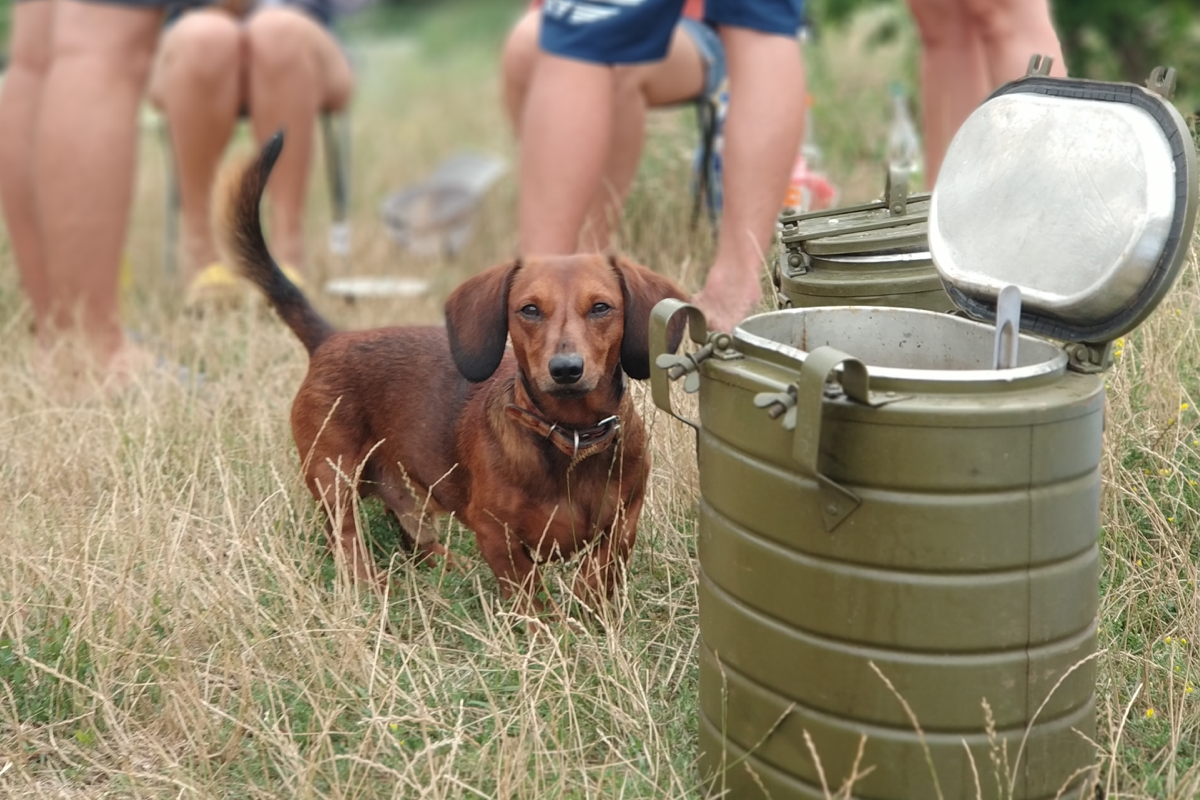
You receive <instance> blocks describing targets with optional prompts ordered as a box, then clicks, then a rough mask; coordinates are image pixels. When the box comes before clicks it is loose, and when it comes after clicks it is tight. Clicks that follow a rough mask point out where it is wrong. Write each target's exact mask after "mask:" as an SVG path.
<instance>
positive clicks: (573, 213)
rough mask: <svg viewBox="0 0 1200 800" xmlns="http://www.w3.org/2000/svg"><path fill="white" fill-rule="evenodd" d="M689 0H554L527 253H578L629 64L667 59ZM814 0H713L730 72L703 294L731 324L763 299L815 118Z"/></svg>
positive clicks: (524, 190) (539, 87) (709, 8)
mask: <svg viewBox="0 0 1200 800" xmlns="http://www.w3.org/2000/svg"><path fill="white" fill-rule="evenodd" d="M682 8H683V0H619V1H618V0H546V4H545V6H544V7H543V10H542V28H541V41H540V44H541V50H542V52H541V53H540V54H539V56H538V59H537V63H536V65H535V68H534V74H533V78H532V81H531V84H530V87H529V95H528V98H527V100H526V104H525V112H524V116H523V121H522V136H521V174H520V181H521V197H520V205H519V217H520V223H519V226H520V238H521V250H522V252H525V253H529V254H557V253H570V252H574V251H575V250H576V249H577V248H578V247H579V246H580V244H581V242H580V241H579V231H580V229H581V227H582V223H583V221H584V219H585V217H586V214H587V211H588V208H589V206H590V205H591V202H592V199H593V198H594V197H595V196H596V192H597V191H598V190H599V188H600V185H601V179H602V176H603V174H604V165H605V157H606V154H607V152H608V150H609V146H610V143H611V141H612V138H613V135H614V125H613V109H614V104H615V93H616V88H617V69H616V68H617V67H620V66H622V65H628V64H640V63H648V62H654V61H659V60H661V59H662V58H663V57H664V55H665V54H666V53H667V50H668V47H669V45H670V42H671V37H672V35H673V32H674V30H675V25H676V23H677V21H678V19H679V14H680V11H681V9H682ZM801 13H802V0H706V3H705V9H704V19H705V21H706V22H707V23H709V24H710V25H712V26H713V27H714V28H716V30H717V32H718V33H719V35H720V38H721V42H722V44H723V45H724V49H725V57H726V63H727V65H728V71H729V98H730V99H729V108H728V113H727V117H726V121H725V132H724V136H725V143H724V153H723V159H724V172H723V181H724V187H723V190H724V203H723V208H722V212H721V239H720V243H719V246H718V250H717V255H716V259H715V260H714V262H713V265H712V268H711V269H710V270H709V272H708V276H707V278H706V279H705V283H704V286H703V288H702V289H701V290H700V292H698V293H697V294H696V296H695V298H694V301H695V302H696V303H697V304H698V305H699V306H700V307H701V308H702V309H704V311H705V313H706V315H707V318H708V321H709V325H710V326H711V327H712V328H713V329H716V330H726V331H727V330H730V329H731V328H732V327H733V326H734V325H736V324H737V323H738V322H740V321H741V319H742V318H743V317H744V316H745V315H746V314H747V313H748V312H749V311H751V310H752V309H753V308H754V306H755V305H756V304H757V303H758V302H759V301H760V300H761V298H762V288H761V285H760V280H759V277H760V274H761V267H762V265H763V260H764V258H765V256H766V254H767V252H768V250H769V248H770V245H771V238H772V236H773V234H774V229H775V219H776V217H777V215H778V213H779V209H780V206H781V204H782V201H783V197H784V193H785V192H786V190H787V182H788V177H789V174H790V169H791V166H792V163H793V160H794V159H795V156H796V151H797V149H798V148H799V145H800V137H801V134H802V132H803V127H804V98H805V85H804V67H803V64H802V62H801V58H800V49H799V44H798V41H797V33H798V31H799V28H800V24H801Z"/></svg>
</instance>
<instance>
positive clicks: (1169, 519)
mask: <svg viewBox="0 0 1200 800" xmlns="http://www.w3.org/2000/svg"><path fill="white" fill-rule="evenodd" d="M1174 521H1175V518H1174V517H1167V522H1174Z"/></svg>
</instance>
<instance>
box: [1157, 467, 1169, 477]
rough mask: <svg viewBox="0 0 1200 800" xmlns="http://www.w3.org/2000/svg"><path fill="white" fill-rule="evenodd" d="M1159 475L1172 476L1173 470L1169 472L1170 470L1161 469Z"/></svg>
mask: <svg viewBox="0 0 1200 800" xmlns="http://www.w3.org/2000/svg"><path fill="white" fill-rule="evenodd" d="M1158 474H1159V475H1164V476H1165V475H1170V474H1171V470H1169V469H1160V470H1159V471H1158Z"/></svg>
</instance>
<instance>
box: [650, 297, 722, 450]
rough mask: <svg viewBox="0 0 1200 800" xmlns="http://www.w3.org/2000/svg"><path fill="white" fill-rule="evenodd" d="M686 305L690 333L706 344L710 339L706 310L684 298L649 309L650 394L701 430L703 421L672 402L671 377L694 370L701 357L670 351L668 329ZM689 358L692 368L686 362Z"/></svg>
mask: <svg viewBox="0 0 1200 800" xmlns="http://www.w3.org/2000/svg"><path fill="white" fill-rule="evenodd" d="M684 309H687V315H688V316H687V328H688V335H689V336H690V337H691V339H692V341H693V342H695V343H696V344H699V345H703V344H705V342H706V341H707V340H708V323H707V321H706V320H705V319H704V312H703V311H701V310H700V309H698V308H696V306H694V305H692V304H690V303H685V302H683V301H682V300H676V299H674V298H668V299H666V300H660V301H659V302H658V304H657V305H656V306H654V308H653V309H652V310H651V312H650V359H651V362H652V363H653V364H654V368H652V369H651V370H650V396H651V398H653V400H654V405H656V406H658V407H659V408H661V409H662V410H663V411H665V412H667V413H668V414H670V415H671V416H672V417H674V418H675V419H677V420H679V421H680V422H682V423H684V424H685V425H690V426H692V427H693V428H695V429H696V430H697V431H698V430H700V423H699V422H698V421H697V420H693V419H689V418H688V417H684V416H681V415H679V414H677V413H675V409H674V408H673V407H672V406H671V381H672V380H674V379H675V378H678V377H681V376H682V375H683V374H685V373H686V372H688V371H694V370H695V368H696V367H698V366H699V360H700V359H697V358H694V357H689V356H676V355H675V354H674V353H670V352H668V351H667V343H668V341H669V339H668V336H667V332H668V331H669V330H670V327H671V320H672V319H673V318H674V316H675V315H676V314H677V313H679V312H680V311H682V310H684ZM689 362H690V366H691V369H690V370H689V369H688V366H687V365H688V364H689ZM672 373H677V374H672ZM689 377H690V376H689Z"/></svg>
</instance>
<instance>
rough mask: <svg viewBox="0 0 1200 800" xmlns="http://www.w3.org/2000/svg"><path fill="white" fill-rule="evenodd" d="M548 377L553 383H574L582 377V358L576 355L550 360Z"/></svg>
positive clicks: (559, 356)
mask: <svg viewBox="0 0 1200 800" xmlns="http://www.w3.org/2000/svg"><path fill="white" fill-rule="evenodd" d="M550 377H551V378H553V379H554V382H555V383H575V382H577V381H578V380H579V379H580V378H582V377H583V356H581V355H579V354H578V353H568V354H567V355H558V356H554V357H553V358H551V359H550Z"/></svg>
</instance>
